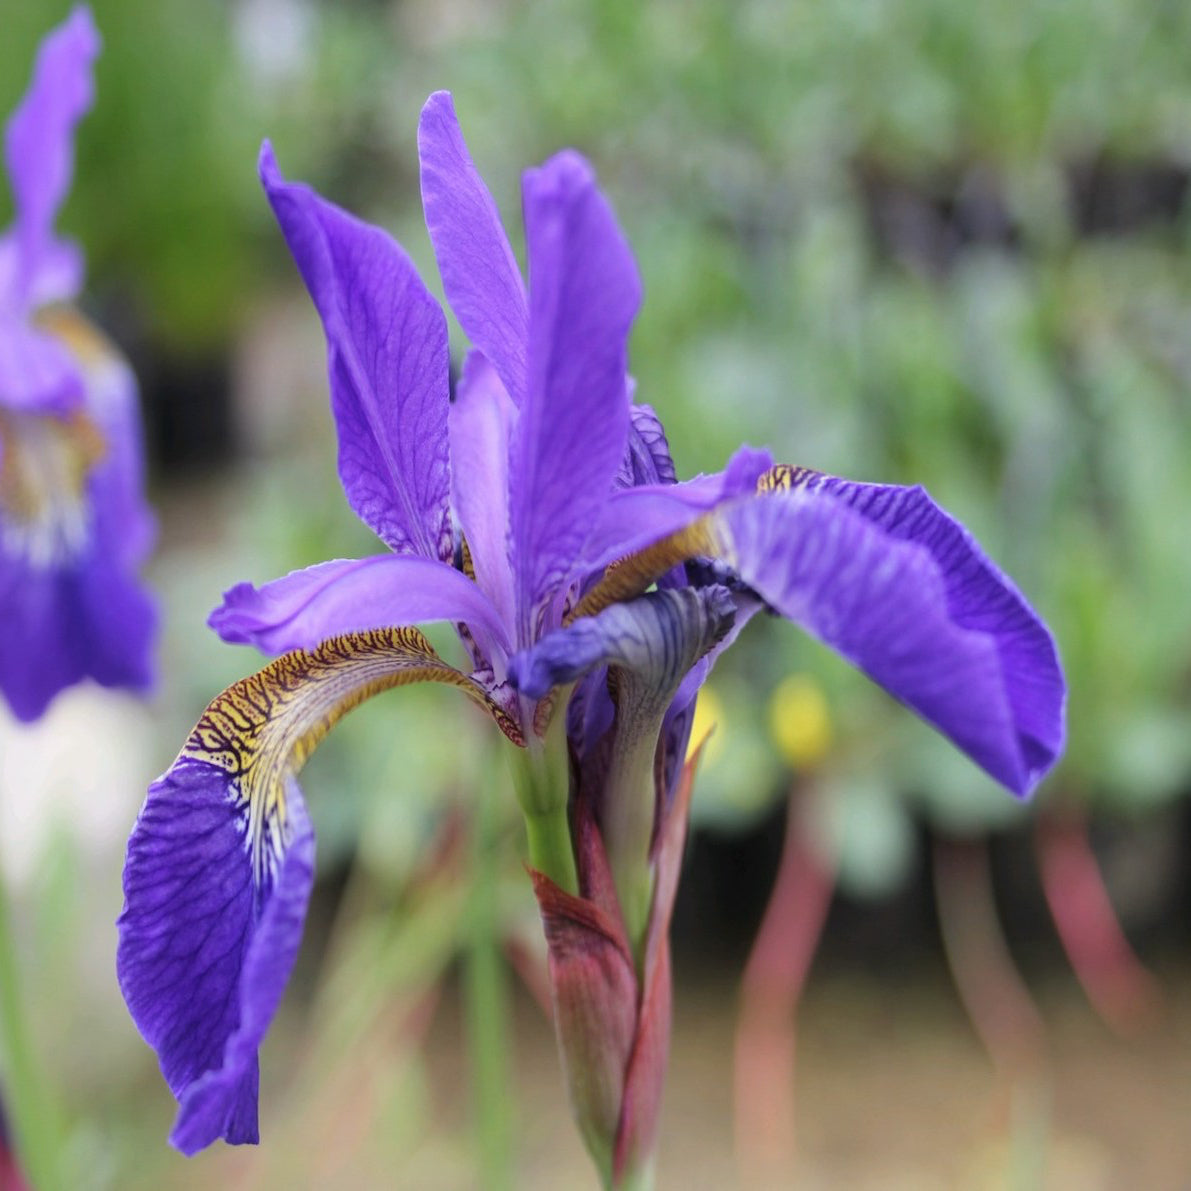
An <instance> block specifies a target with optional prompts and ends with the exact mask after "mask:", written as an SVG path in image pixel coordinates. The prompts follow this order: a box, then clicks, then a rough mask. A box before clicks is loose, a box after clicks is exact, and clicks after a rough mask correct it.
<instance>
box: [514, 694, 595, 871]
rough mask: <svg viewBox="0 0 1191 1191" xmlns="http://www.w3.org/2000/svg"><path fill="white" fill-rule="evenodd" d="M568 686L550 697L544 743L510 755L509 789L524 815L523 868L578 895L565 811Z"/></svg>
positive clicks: (536, 741) (572, 849) (567, 773)
mask: <svg viewBox="0 0 1191 1191" xmlns="http://www.w3.org/2000/svg"><path fill="white" fill-rule="evenodd" d="M570 694H571V688H570V687H559V688H558V690H557V691H556V692H555V696H554V697H555V704H554V707H555V710H554V716H553V718H552V719H551V721H550V724H549V727H548V728H547V729H546V736H545V738H544V739H535V740H531V741H530V743H529V747H528V748H524V749H517V750H515V752H514V754H513V758H514V759H513V762H512V768H513V786H514V789H515V790H516V791H517V801H518V802H519V803H520V805H521V810H522V813H523V814H524V815H525V832H526V835H527V836H528V839H529V863H530V866H531V867H532V868H534V869H536V870H537V871H538V872H540V873H544V874H545V875H546V876H547V877H549V878H550V880H552V881H553V882H554V883H555V885H557V886H558V887H559V888H560V889H561V890H562V891H563V892H564V893H572V894H577V893H578V892H579V873H578V870H577V869H576V867H575V849H574V844H573V843H572V841H571V823H570V817H569V815H568V812H567V803H568V799H569V796H570V774H569V771H568V766H567V728H566V722H567V715H566V707H567V700H568V699H569V698H570Z"/></svg>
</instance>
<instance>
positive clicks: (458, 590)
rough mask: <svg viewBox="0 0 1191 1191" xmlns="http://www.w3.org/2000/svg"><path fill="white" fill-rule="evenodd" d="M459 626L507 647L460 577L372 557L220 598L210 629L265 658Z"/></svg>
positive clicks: (431, 566)
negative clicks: (432, 626)
mask: <svg viewBox="0 0 1191 1191" xmlns="http://www.w3.org/2000/svg"><path fill="white" fill-rule="evenodd" d="M438 620H460V621H464V622H465V623H467V624H468V625H469V626H470V627H471V628H472V631H473V632H474V633H475V634H476V636H477V638H478V639H479V640H480V642H481V643H482V644H485V645H495V646H496V647H497V648H498V649H499V656H501V657H503V656H506V655H507V653H508V642H507V640H506V637H505V632H504V626H503V625H502V623H501V621H500V618H499V616H498V615H497V613H496V610H495V609H494V608H493V607H492V605H491V603H490V602H489V600H488V599H487V597H486V596H485V595H484V593H483V592H482V591H481V590H480V589H479V587H477V586H476V584H475V583H473V582H472V581H471V580H470V579H468V578H467V576H466V575H464V574H463V573H462V572H460V571H457V570H455V569H454V568H453V567H449V566H447V565H446V564H445V563H441V562H437V561H436V560H434V559H428V558H411V557H409V556H408V555H393V554H378V555H375V556H374V557H372V558H359V559H336V560H334V561H332V562H321V563H318V564H317V565H315V566H311V567H307V568H305V569H304V570H300V571H292V572H290V574H288V575H285V576H284V577H282V578H280V579H275V580H273V582H271V583H266V584H264V585H263V586H261V587H253V585H252V584H251V583H239V584H237V585H236V586H235V587H233V588H230V589H229V590H228V591H226V592H225V593H224V596H223V603H222V604H221V605H220V606H219V607H218V608H216V609H215V611H214V612H212V613H211V616H210V619H209V621H208V623H209V624H210V626H211V627H212V628H213V629H214V630H215V631H216V632H217V633H218V634H219V635H220V636H221V637H222V638H223V639H224V640H225V641H233V642H236V643H237V644H242V645H249V644H250V645H255V646H256V647H257V648H258V649H261V650H263V651H264V652H266V653H282V652H284V651H285V650H287V649H313V648H314V647H315V646H317V645H318V643H319V642H320V641H325V640H326V639H327V638H328V637H334V636H338V635H340V634H342V633H353V632H358V631H361V630H364V629H375V628H384V627H385V626H388V625H392V624H394V623H397V624H408V623H427V622H430V621H438Z"/></svg>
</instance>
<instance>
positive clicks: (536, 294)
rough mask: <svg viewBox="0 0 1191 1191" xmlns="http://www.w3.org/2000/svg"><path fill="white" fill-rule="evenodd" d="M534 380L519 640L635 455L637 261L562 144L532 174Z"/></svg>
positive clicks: (516, 548)
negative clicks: (630, 369)
mask: <svg viewBox="0 0 1191 1191" xmlns="http://www.w3.org/2000/svg"><path fill="white" fill-rule="evenodd" d="M523 197H524V205H525V227H526V238H527V243H528V247H529V268H530V316H529V323H530V327H529V388H528V392H527V395H526V399H525V401H524V403H523V405H522V407H521V415H520V419H519V421H518V425H517V430H516V433H515V435H514V438H513V451H512V461H511V464H510V471H511V492H510V506H509V521H510V547H511V548H510V554H511V557H512V560H513V568H514V576H515V583H516V595H517V617H518V625H517V631H518V644H519V645H522V646H524V645H528V644H529V643H530V642H531V641H532V640H533V639H534V637H535V636H536V634H537V630H538V625H537V623H536V620H537V617H538V615H539V612H540V608H541V605H542V603H543V600H544V599H545V598H546V597H547V596H548V595H549V594H550V593H551V592H552V591H553V589H555V588H556V587H557V586H558V584H559V583H560V582H561V581H562V580H563V578H564V577H565V575H566V573H567V571H568V569H569V567H570V564H571V562H572V560H573V559H574V558H575V557H576V555H577V554H578V553H579V550H580V548H581V547H582V545H583V543H584V541H585V540H586V538H587V536H588V534H589V533H590V531H591V527H592V523H593V522H594V520H595V518H596V515H597V513H598V511H599V509H600V507H601V505H602V504H603V503H604V502H605V501H606V500H607V497H608V494H609V492H610V491H611V488H612V482H613V479H614V477H615V476H616V473H617V470H618V468H619V467H620V464H621V460H622V459H623V457H624V451H625V441H626V436H627V434H628V426H629V413H628V400H627V392H626V381H625V365H626V359H627V349H628V333H629V328H630V326H631V325H632V321H633V318H634V316H635V315H636V312H637V307H638V305H639V304H640V299H641V285H640V281H639V279H638V276H637V267H636V265H635V263H634V262H633V257H632V254H631V252H630V251H629V247H628V244H627V243H626V242H625V239H624V236H623V234H622V233H621V231H620V228H619V227H618V226H617V223H616V218H615V216H614V215H613V214H612V210H611V208H610V207H609V206H608V203H607V201H606V200H605V199H604V197H603V195H602V194H601V193H600V192H599V190H598V189H597V187H596V183H595V177H594V175H593V173H592V170H591V167H590V166H589V165H588V164H587V162H585V161H584V160H583V159H582V158H581V157H580V156H579V155H578V154H576V153H572V152H564V153H560V154H558V155H557V156H555V157H553V158H551V159H550V160H549V161H548V162H547V163H546V164H545V165H543V166H542V167H541V168H539V169H536V170H529V171H528V172H527V173H526V175H525V180H524V184H523Z"/></svg>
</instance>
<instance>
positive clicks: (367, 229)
mask: <svg viewBox="0 0 1191 1191" xmlns="http://www.w3.org/2000/svg"><path fill="white" fill-rule="evenodd" d="M260 175H261V182H262V184H263V185H264V188H265V192H266V194H267V195H268V196H269V202H270V203H271V204H272V206H273V210H274V212H275V214H276V216H277V221H278V223H279V224H280V225H281V230H282V231H283V232H284V234H285V238H286V241H287V243H288V244H289V248H290V252H291V253H292V254H293V257H294V261H295V262H296V263H297V266H298V269H299V271H300V272H301V274H302V278H303V280H304V281H305V282H306V288H307V289H308V290H309V291H310V296H311V298H313V300H314V304H315V306H316V307H317V309H318V312H319V315H320V317H321V318H322V322H323V329H324V331H325V332H326V337H327V371H328V374H329V377H330V384H331V408H332V412H333V413H334V415H335V421H336V425H337V427H338V431H339V476H340V479H341V480H342V481H343V489H344V491H345V492H346V493H347V498H348V501H349V503H350V504H351V507H352V508H353V509H354V510H355V511H356V513H357V514H358V516H359V517H360V519H361V520H362V521H364V522H365V523H366V524H367V525H369V526H370V527H371V528H372V529H373V530H375V532H376V533H377V534H378V535H379V536H380V537H381V538H382V539H383V540H384V541H385V542H386V543H387V544H388V545H389V546H391V547H392V548H393V549H394V550H395V551H397V552H398V553H410V554H421V555H423V556H425V557H427V558H440V559H449V558H450V557H451V553H452V550H453V543H452V540H451V525H450V516H449V513H448V508H447V496H448V470H449V459H448V443H447V405H448V401H449V397H448V369H449V364H450V360H449V353H448V346H447V323H446V318H445V317H444V315H443V312H442V310H441V309H440V307H439V305H438V303H437V302H436V301H435V300H434V298H433V297H432V296H431V295H430V293H429V291H428V290H427V289H426V287H425V286H424V285H423V284H422V280H421V278H420V277H419V276H418V274H417V270H416V269H415V268H414V266H413V263H412V262H411V261H410V259H409V258H408V257H407V256H406V255H405V253H404V252H403V251H402V249H401V247H400V246H399V245H398V244H397V243H396V242H395V241H394V240H393V239H392V238H391V237H390V236H389V235H387V234H386V233H385V232H383V231H381V230H380V229H379V228H376V227H373V226H371V225H370V224H367V223H364V222H362V221H361V220H358V219H356V218H354V217H353V216H351V215H349V214H347V212H345V211H343V210H341V209H340V208H339V207H336V206H335V205H334V204H332V203H329V202H327V201H326V200H325V199H323V198H320V197H319V195H317V194H316V193H315V192H314V191H313V190H311V189H310V187H308V186H305V185H303V184H301V183H297V182H287V181H286V180H285V179H284V178H283V177H282V175H281V173H280V171H279V170H278V168H277V164H276V162H275V161H274V159H273V152H272V149H271V148H270V147H269V144H268V142H266V143H265V145H264V146H263V147H262V148H261V157H260Z"/></svg>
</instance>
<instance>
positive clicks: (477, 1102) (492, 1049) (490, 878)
mask: <svg viewBox="0 0 1191 1191" xmlns="http://www.w3.org/2000/svg"><path fill="white" fill-rule="evenodd" d="M495 794H496V791H495V790H494V789H492V788H491V786H489V788H487V789H485V790H484V791H483V792H482V795H481V798H480V802H479V806H478V808H477V812H476V818H475V825H474V847H473V850H472V872H473V880H472V888H471V907H470V914H469V926H470V931H469V934H470V938H469V949H468V955H467V964H466V973H465V989H464V996H465V998H466V1006H467V1032H468V1041H469V1044H470V1049H471V1069H472V1095H473V1104H474V1107H475V1115H476V1122H475V1123H476V1141H477V1147H478V1150H479V1158H480V1182H481V1183H482V1184H483V1185H484V1186H485V1187H489V1188H492V1191H511V1188H512V1187H513V1186H514V1178H513V1122H512V1111H511V1107H512V1102H511V1100H510V1098H509V1088H510V1086H511V1081H510V1078H509V1054H508V1022H509V990H508V981H507V979H506V972H505V968H504V961H503V958H502V956H501V952H500V945H499V931H500V923H499V921H498V915H497V900H498V892H499V890H498V884H499V873H498V869H497V864H496V845H497V844H498V843H499V838H500V830H499V828H500V823H499V815H498V814H497V806H496V797H495Z"/></svg>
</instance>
